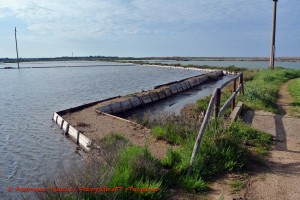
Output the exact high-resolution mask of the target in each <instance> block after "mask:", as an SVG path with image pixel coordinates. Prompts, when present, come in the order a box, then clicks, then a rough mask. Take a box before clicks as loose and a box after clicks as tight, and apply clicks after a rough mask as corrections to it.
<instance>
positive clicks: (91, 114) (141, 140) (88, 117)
mask: <svg viewBox="0 0 300 200" xmlns="http://www.w3.org/2000/svg"><path fill="white" fill-rule="evenodd" d="M98 107H99V105H95V106H92V107H89V108H85V109H83V110H80V111H77V112H73V113H70V114H65V115H63V116H62V117H63V118H64V119H65V120H66V121H67V122H69V123H70V124H71V125H72V126H74V127H75V128H76V129H77V130H78V131H80V132H82V133H83V134H84V135H86V136H87V137H88V138H90V139H92V140H93V142H96V143H97V141H98V140H100V139H101V138H103V137H105V136H107V135H109V134H111V133H112V132H117V133H120V134H122V135H124V137H125V138H127V139H128V140H129V141H130V142H131V143H132V144H135V145H139V146H145V145H147V146H148V147H149V149H150V151H151V153H152V154H153V155H154V156H155V157H157V158H159V159H161V158H163V157H164V155H165V154H166V152H167V149H168V148H169V147H170V145H169V144H167V143H166V142H164V141H161V140H156V139H155V138H154V137H153V136H152V135H151V131H150V130H149V129H147V128H145V127H143V126H141V125H139V124H136V123H133V122H131V121H128V120H125V119H121V118H118V117H115V116H111V115H107V114H101V113H98V112H96V108H98ZM82 124H85V126H82Z"/></svg>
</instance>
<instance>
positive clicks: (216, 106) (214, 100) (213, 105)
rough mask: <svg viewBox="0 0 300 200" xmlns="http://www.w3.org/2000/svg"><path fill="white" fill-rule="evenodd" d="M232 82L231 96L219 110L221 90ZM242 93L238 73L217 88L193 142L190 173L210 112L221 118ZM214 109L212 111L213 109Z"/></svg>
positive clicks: (242, 87)
mask: <svg viewBox="0 0 300 200" xmlns="http://www.w3.org/2000/svg"><path fill="white" fill-rule="evenodd" d="M238 79H239V86H238V88H237V81H238ZM231 82H233V84H232V95H231V96H230V97H229V99H228V100H227V101H226V102H225V103H224V105H223V106H222V107H221V108H220V100H221V94H222V89H223V88H225V87H226V86H227V85H228V84H229V83H231ZM239 92H240V93H244V80H243V73H239V74H237V75H236V76H234V77H233V78H231V79H230V80H228V81H226V82H224V83H223V84H222V85H220V86H219V87H217V88H216V89H215V91H214V93H213V95H212V97H211V99H210V101H209V104H208V108H207V110H206V113H205V116H204V119H203V122H202V124H201V127H200V130H199V133H198V136H197V138H196V141H195V145H194V149H193V153H192V156H191V160H190V167H189V172H191V169H192V166H193V163H194V160H195V157H196V156H197V153H198V150H199V147H200V143H201V140H202V137H203V134H204V131H205V128H206V126H207V124H208V123H209V119H210V117H211V114H212V111H214V116H215V117H218V116H222V115H223V114H224V112H225V110H226V109H227V108H228V107H229V106H230V105H231V109H232V110H233V109H234V107H235V97H236V95H237V94H238V93H239ZM213 108H214V109H213Z"/></svg>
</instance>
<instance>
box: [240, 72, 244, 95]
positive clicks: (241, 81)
mask: <svg viewBox="0 0 300 200" xmlns="http://www.w3.org/2000/svg"><path fill="white" fill-rule="evenodd" d="M240 85H242V89H241V93H242V94H243V95H244V92H245V90H244V74H243V73H241V74H240Z"/></svg>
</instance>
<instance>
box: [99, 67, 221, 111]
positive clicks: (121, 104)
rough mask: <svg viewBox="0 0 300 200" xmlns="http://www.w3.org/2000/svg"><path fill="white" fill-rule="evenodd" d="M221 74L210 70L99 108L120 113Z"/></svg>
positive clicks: (184, 89) (213, 78)
mask: <svg viewBox="0 0 300 200" xmlns="http://www.w3.org/2000/svg"><path fill="white" fill-rule="evenodd" d="M221 75H223V72H222V71H216V72H209V73H207V74H202V75H198V76H194V77H190V78H187V79H183V80H181V81H176V82H172V83H168V84H164V85H159V86H156V87H154V89H153V90H150V91H146V92H141V93H139V94H136V95H134V94H132V95H129V96H128V98H125V99H124V98H123V99H122V98H120V100H119V101H117V102H112V103H110V104H108V105H103V106H99V108H97V110H98V111H100V112H104V113H108V114H118V113H120V112H124V111H127V110H129V109H134V108H137V107H139V106H142V105H146V104H150V103H153V102H156V101H159V100H163V99H165V98H167V97H169V96H171V95H174V94H177V93H179V92H184V91H187V90H189V89H190V88H193V87H196V86H199V85H201V84H202V83H203V82H205V81H208V80H215V79H218V78H219V77H220V76H221Z"/></svg>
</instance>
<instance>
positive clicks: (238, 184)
mask: <svg viewBox="0 0 300 200" xmlns="http://www.w3.org/2000/svg"><path fill="white" fill-rule="evenodd" d="M230 186H231V191H232V192H233V193H236V192H239V191H241V190H242V189H243V188H245V187H246V181H245V180H234V181H233V182H232V183H231V184H230Z"/></svg>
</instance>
